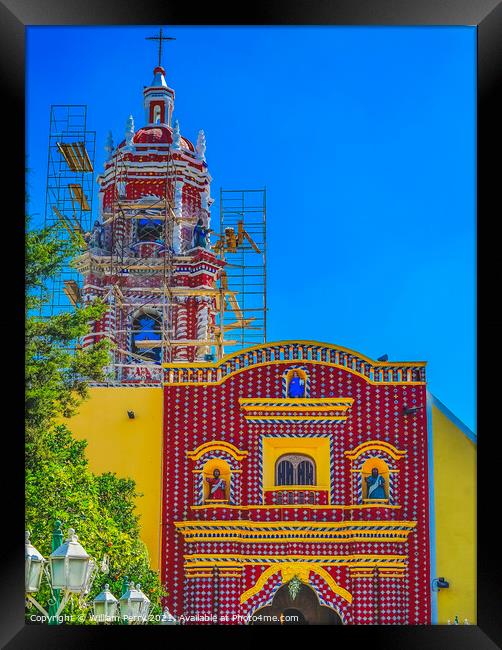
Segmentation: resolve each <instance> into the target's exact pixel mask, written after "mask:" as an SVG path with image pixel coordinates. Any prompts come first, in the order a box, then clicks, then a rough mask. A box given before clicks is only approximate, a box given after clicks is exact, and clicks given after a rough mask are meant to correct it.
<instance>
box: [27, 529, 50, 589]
mask: <svg viewBox="0 0 502 650" xmlns="http://www.w3.org/2000/svg"><path fill="white" fill-rule="evenodd" d="M24 548H25V552H24V558H25V561H24V563H25V576H24V581H25V592H26V593H27V594H36V593H37V591H38V590H39V589H40V581H41V580H42V575H43V572H44V565H45V563H46V562H47V560H45V558H44V557H43V556H42V555H41V554H40V553H39V552H38V551H37V549H36V548H35V547H34V546H33V545H32V543H31V542H30V533H29V531H28V530H27V531H26V532H25V546H24Z"/></svg>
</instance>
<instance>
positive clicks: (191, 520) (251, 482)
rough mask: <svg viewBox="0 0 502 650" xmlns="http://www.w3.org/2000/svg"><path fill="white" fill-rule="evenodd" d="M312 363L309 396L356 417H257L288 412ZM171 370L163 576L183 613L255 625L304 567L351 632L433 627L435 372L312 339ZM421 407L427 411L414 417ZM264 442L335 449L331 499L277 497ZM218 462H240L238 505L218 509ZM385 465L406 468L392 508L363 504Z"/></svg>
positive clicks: (397, 477)
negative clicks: (247, 407)
mask: <svg viewBox="0 0 502 650" xmlns="http://www.w3.org/2000/svg"><path fill="white" fill-rule="evenodd" d="M299 364H301V369H302V370H304V371H305V372H306V373H307V375H308V379H309V395H308V399H309V400H322V399H333V398H344V399H347V398H350V399H351V400H352V402H351V405H350V409H348V411H347V418H346V419H344V420H341V421H336V420H335V421H329V422H325V421H323V420H322V419H321V420H315V419H314V420H313V419H310V418H306V419H304V420H300V421H294V423H291V422H290V421H288V420H285V421H284V422H281V421H278V422H267V421H262V420H260V421H250V420H248V419H246V417H245V414H246V411H244V410H243V408H242V403H241V400H242V399H244V400H249V402H248V403H251V400H256V402H257V403H259V402H260V400H264V399H273V400H277V401H278V402H281V400H282V401H283V402H284V375H285V372H286V371H287V370H288V369H289V368H290V367H291V368H293V367H295V366H296V367H299ZM164 373H165V374H164V393H165V409H164V413H165V415H164V418H165V420H164V436H165V439H164V450H165V451H164V459H163V461H164V472H163V483H164V485H163V540H162V579H163V581H164V583H165V585H166V587H167V591H168V593H169V596H168V597H167V598H166V605H167V606H168V607H169V609H170V611H171V612H172V613H174V614H176V615H180V614H184V615H185V616H187V615H190V616H196V617H199V619H202V618H203V617H204V616H206V617H208V618H209V617H211V616H213V617H214V616H215V615H216V616H217V617H218V622H222V623H229V624H239V623H246V622H249V619H246V617H249V616H251V615H252V614H253V612H255V611H257V610H258V609H259V608H261V607H264V606H265V605H267V604H270V602H271V601H272V599H273V596H274V594H275V592H276V591H277V590H278V589H279V588H280V586H282V585H283V584H284V583H285V581H286V579H287V580H289V579H290V578H291V576H292V573H291V572H292V571H293V572H294V570H295V567H298V571H300V572H303V573H302V575H303V580H304V581H306V584H308V586H309V587H310V588H312V589H313V590H314V591H315V592H316V594H317V596H318V599H319V602H320V603H321V605H325V606H327V607H331V608H332V609H333V610H335V611H336V613H337V614H338V615H339V616H340V618H341V619H342V622H344V623H345V624H369V625H371V624H387V625H393V624H410V625H425V624H429V623H430V620H431V612H430V596H431V594H430V584H429V583H430V580H429V575H430V571H429V523H428V476H427V419H426V409H425V403H426V402H425V400H426V385H425V364H424V363H421V362H417V363H388V362H373V361H371V360H369V359H367V358H365V357H362V356H360V355H357V354H356V353H354V352H348V351H346V350H344V349H342V348H336V347H334V346H329V345H322V344H319V343H307V342H298V343H278V344H268V345H264V346H262V347H256V348H250V349H248V350H244V351H241V352H240V353H238V354H236V355H234V356H229V357H226V358H224V359H223V360H222V362H220V363H215V364H213V365H211V364H205V363H201V364H196V365H194V366H193V367H187V366H186V365H183V366H182V365H179V366H175V365H174V364H172V365H169V366H166V367H165V368H164ZM300 402H301V398H299V399H298V403H300ZM253 403H254V402H253ZM409 407H418V408H417V409H416V410H415V411H413V412H412V413H408V414H406V413H405V410H406V409H407V408H409ZM264 438H274V439H277V440H281V441H286V443H283V442H281V443H280V444H289V443H288V442H287V440H288V439H289V440H290V442H291V444H292V446H293V448H296V447H298V446H300V447H301V445H302V442H305V441H307V440H308V439H313V438H316V439H318V438H322V439H325V438H327V439H329V455H330V457H329V483H330V486H329V496H328V497H327V498H324V497H323V496H322V495H321V496H320V497H319V498H317V499H314V503H311V502H309V503H307V502H305V501H306V499H303V498H302V499H301V500H302V501H304V502H303V503H301V502H298V501H300V499H299V498H298V497H296V500H294V502H293V503H290V502H288V503H284V501H283V499H279V498H276V499H275V502H274V501H271V499H268V500H267V499H265V496H264V489H263V475H264V470H265V469H266V468H264V459H263V439H264ZM211 442H214V444H213V445H208V443H211ZM365 443H371V444H368V445H365ZM305 444H307V443H305ZM204 445H208V446H207V447H204V449H207V451H206V452H205V454H201V455H200V456H199V457H198V458H197V459H196V460H195V455H194V450H197V449H199V448H201V447H202V446H204ZM358 450H359V451H358ZM218 457H219V458H224V459H225V460H226V461H227V462H228V465H229V467H230V469H231V478H230V480H231V485H232V483H233V484H234V489H233V490H232V492H231V497H230V499H229V501H227V502H223V503H218V504H215V503H209V504H204V503H203V496H202V494H201V491H200V476H201V473H200V472H201V471H202V470H203V466H204V462H209V461H211V460H212V459H217V458H218ZM371 458H380V459H382V460H383V461H385V462H386V464H387V466H388V467H389V470H391V471H392V472H393V473H392V487H391V494H390V495H389V497H390V498H389V500H387V501H386V502H381V501H376V502H374V503H372V502H371V501H367V500H362V498H361V496H362V495H361V491H360V485H361V467H362V464H363V462H364V461H365V460H368V459H371ZM269 471H270V468H269ZM311 487H312V488H314V489H313V492H314V494H315V486H311ZM310 491H311V490H310V489H309V492H310ZM283 492H284V490H283ZM272 494H279V495H280V494H281V490H280V488H278V491H277V492H275V491H274V492H272ZM306 494H307V492H306ZM280 566H282V567H288V571H285V570H284V571H282V572H281V571H280V570H279V568H280ZM306 566H307V569H306V568H305V567H306ZM310 566H311V567H312V569H311V570H308V569H309V567H310ZM267 572H268V573H267ZM288 576H289V577H288ZM253 590H256V592H253ZM251 593H252V595H250V596H249V597H246V595H249V594H251ZM340 593H342V594H348V595H349V596H350V602H349V600H347V599H345V598H343V597H341V596H340ZM244 597H246V598H245V600H243V598H244ZM200 622H204V621H202V620H201V621H199V623H198V624H200ZM213 622H214V619H213Z"/></svg>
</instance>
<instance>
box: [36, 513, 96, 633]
mask: <svg viewBox="0 0 502 650" xmlns="http://www.w3.org/2000/svg"><path fill="white" fill-rule="evenodd" d="M68 533H69V536H68V539H67V540H66V542H64V543H63V544H61V545H60V546H59V547H58V548H56V550H55V551H53V552H52V553H51V555H50V556H49V566H50V574H49V571H48V570H47V568H46V564H47V560H45V559H44V558H43V557H42V555H41V554H40V553H39V552H38V551H37V549H36V548H35V547H34V546H33V545H32V544H31V542H30V540H29V533H26V540H25V571H26V573H25V589H26V599H27V601H28V602H30V603H31V604H32V605H34V606H35V607H36V608H37V609H38V610H39V611H40V612H41V613H42V614H43V615H44V616H45V617H46V620H47V621H48V622H49V624H51V623H53V622H54V621H56V622H57V621H58V620H59V615H60V614H61V612H62V611H63V609H64V608H65V606H66V603H67V602H68V600H69V599H70V597H71V596H72V595H73V594H79V595H80V596H84V595H85V594H87V593H89V591H90V589H91V586H92V581H93V580H94V576H95V575H96V573H97V571H98V567H97V564H96V562H95V560H93V558H91V557H90V556H89V555H88V554H87V553H86V551H85V549H84V548H83V547H82V545H81V544H79V542H78V537H77V536H76V535H75V531H74V530H73V528H70V529H69V531H68ZM58 535H59V540H60V539H61V538H62V536H61V524H60V522H56V530H55V532H54V534H53V548H54V540H55V539H56V540H57V541H56V544H57V543H59V540H58V539H57V537H58ZM43 573H45V574H46V577H47V580H48V582H49V586H50V588H51V593H52V603H51V605H50V607H49V612H51V613H49V612H47V610H46V609H45V608H44V607H42V605H40V603H39V602H38V601H37V600H36V599H35V598H34V596H33V594H35V593H37V592H38V590H39V589H40V582H41V579H42V574H43ZM60 593H61V595H62V598H61V599H60V595H59V594H60Z"/></svg>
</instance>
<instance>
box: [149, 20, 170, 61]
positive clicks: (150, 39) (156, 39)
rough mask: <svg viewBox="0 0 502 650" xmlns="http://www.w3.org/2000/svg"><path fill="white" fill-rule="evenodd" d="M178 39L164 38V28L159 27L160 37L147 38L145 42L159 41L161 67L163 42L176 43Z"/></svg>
mask: <svg viewBox="0 0 502 650" xmlns="http://www.w3.org/2000/svg"><path fill="white" fill-rule="evenodd" d="M175 40H176V39H175V38H173V37H172V36H162V27H159V35H158V36H146V37H145V41H159V66H160V65H162V64H161V59H162V41H175Z"/></svg>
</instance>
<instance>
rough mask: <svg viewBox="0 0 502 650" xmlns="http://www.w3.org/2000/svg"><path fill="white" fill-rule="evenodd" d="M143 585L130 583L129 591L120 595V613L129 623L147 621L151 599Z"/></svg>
mask: <svg viewBox="0 0 502 650" xmlns="http://www.w3.org/2000/svg"><path fill="white" fill-rule="evenodd" d="M140 587H141V585H140V584H138V585H136V587H135V586H134V582H131V583H129V585H128V589H127V591H126V592H125V593H124V594H123V595H122V596H121V597H120V614H121V616H122V619H123V621H124V622H125V623H127V624H135V623H136V624H137V623H145V622H146V620H147V617H148V612H149V611H150V600H149V598H148V597H147V596H145V594H144V593H143V592H142V591H141V588H140Z"/></svg>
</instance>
